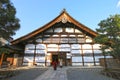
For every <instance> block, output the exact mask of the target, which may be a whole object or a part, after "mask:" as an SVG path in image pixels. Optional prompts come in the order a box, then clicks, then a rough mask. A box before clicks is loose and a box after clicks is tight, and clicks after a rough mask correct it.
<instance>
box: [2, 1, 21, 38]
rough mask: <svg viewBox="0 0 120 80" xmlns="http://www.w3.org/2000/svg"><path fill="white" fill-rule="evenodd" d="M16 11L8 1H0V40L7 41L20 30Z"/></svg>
mask: <svg viewBox="0 0 120 80" xmlns="http://www.w3.org/2000/svg"><path fill="white" fill-rule="evenodd" d="M15 15H16V9H15V7H14V6H13V4H12V3H11V2H10V0H0V38H1V37H2V38H4V39H5V40H8V39H9V38H10V37H11V36H13V35H15V31H17V30H18V29H19V28H20V24H19V19H18V18H16V16H15Z"/></svg>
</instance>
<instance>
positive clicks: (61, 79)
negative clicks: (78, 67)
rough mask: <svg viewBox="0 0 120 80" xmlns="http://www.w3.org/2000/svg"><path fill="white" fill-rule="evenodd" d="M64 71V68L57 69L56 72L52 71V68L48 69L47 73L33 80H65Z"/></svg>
mask: <svg viewBox="0 0 120 80" xmlns="http://www.w3.org/2000/svg"><path fill="white" fill-rule="evenodd" d="M66 70H67V68H66V67H64V68H57V70H53V68H52V67H50V68H49V70H48V71H46V72H45V73H44V74H42V75H41V76H39V77H37V78H36V79H35V80H67V74H66Z"/></svg>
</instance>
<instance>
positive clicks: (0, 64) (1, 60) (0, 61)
mask: <svg viewBox="0 0 120 80" xmlns="http://www.w3.org/2000/svg"><path fill="white" fill-rule="evenodd" d="M4 55H5V54H4V53H2V56H1V59H0V67H1V66H2V62H3V58H4Z"/></svg>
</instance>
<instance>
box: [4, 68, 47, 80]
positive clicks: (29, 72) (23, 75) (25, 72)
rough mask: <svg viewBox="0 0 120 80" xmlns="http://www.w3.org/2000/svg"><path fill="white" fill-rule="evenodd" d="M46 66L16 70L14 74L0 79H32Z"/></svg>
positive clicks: (42, 71) (44, 69) (41, 72)
mask: <svg viewBox="0 0 120 80" xmlns="http://www.w3.org/2000/svg"><path fill="white" fill-rule="evenodd" d="M46 70H47V68H29V69H21V70H18V71H16V75H15V76H13V77H10V78H6V79H2V80H34V79H35V78H36V77H37V76H39V75H41V74H43V73H44V72H45V71H46Z"/></svg>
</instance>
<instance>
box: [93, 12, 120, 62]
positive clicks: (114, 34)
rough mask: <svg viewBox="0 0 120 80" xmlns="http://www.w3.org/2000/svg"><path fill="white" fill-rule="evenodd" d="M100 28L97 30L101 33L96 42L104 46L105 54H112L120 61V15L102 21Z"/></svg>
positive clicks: (102, 47)
mask: <svg viewBox="0 0 120 80" xmlns="http://www.w3.org/2000/svg"><path fill="white" fill-rule="evenodd" d="M98 25H99V26H100V28H98V29H96V31H97V32H98V33H99V34H98V36H97V37H96V38H95V41H96V42H97V43H99V44H102V46H101V49H102V51H103V54H105V55H106V54H111V55H112V56H113V57H114V58H117V59H119V60H120V15H118V14H116V15H113V16H110V17H109V18H107V19H105V20H102V21H101V22H100V23H99V24H98Z"/></svg>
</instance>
